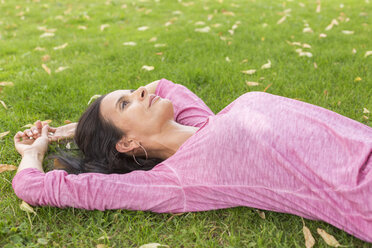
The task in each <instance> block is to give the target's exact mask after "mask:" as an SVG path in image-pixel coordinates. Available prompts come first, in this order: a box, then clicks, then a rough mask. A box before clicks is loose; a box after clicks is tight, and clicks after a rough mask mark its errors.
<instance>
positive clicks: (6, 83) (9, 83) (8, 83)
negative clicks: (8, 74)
mask: <svg viewBox="0 0 372 248" xmlns="http://www.w3.org/2000/svg"><path fill="white" fill-rule="evenodd" d="M0 86H14V84H13V82H0Z"/></svg>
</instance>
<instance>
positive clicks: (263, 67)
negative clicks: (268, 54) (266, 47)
mask: <svg viewBox="0 0 372 248" xmlns="http://www.w3.org/2000/svg"><path fill="white" fill-rule="evenodd" d="M269 68H271V61H270V60H269V59H268V60H267V63H266V64H264V65H262V66H261V69H269Z"/></svg>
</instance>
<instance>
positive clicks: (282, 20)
mask: <svg viewBox="0 0 372 248" xmlns="http://www.w3.org/2000/svg"><path fill="white" fill-rule="evenodd" d="M285 19H287V16H286V15H285V16H283V17H282V18H280V19H279V20H278V21H277V22H276V24H282V23H283V22H284V21H285Z"/></svg>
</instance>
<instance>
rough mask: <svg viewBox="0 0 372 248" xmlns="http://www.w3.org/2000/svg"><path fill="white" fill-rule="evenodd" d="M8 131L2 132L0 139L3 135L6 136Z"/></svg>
mask: <svg viewBox="0 0 372 248" xmlns="http://www.w3.org/2000/svg"><path fill="white" fill-rule="evenodd" d="M9 132H10V131H6V132H3V133H0V139H1V138H3V137H4V136H5V135H7V134H8V133H9Z"/></svg>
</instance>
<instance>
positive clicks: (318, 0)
mask: <svg viewBox="0 0 372 248" xmlns="http://www.w3.org/2000/svg"><path fill="white" fill-rule="evenodd" d="M315 12H316V13H320V0H317V1H316V10H315Z"/></svg>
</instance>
